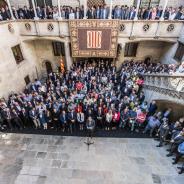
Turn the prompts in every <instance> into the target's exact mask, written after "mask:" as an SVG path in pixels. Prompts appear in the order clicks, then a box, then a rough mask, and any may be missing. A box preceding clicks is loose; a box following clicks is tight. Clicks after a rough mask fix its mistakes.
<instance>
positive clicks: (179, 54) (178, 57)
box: [174, 42, 184, 62]
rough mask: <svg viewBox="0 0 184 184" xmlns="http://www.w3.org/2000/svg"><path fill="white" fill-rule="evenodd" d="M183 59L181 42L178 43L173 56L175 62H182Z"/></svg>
mask: <svg viewBox="0 0 184 184" xmlns="http://www.w3.org/2000/svg"><path fill="white" fill-rule="evenodd" d="M183 57H184V43H182V42H178V47H177V49H176V52H175V55H174V59H175V60H176V61H180V62H181V61H182V59H183Z"/></svg>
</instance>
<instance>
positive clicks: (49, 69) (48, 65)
mask: <svg viewBox="0 0 184 184" xmlns="http://www.w3.org/2000/svg"><path fill="white" fill-rule="evenodd" d="M45 67H46V71H47V74H49V73H51V72H52V71H53V70H52V65H51V63H50V62H49V61H46V62H45Z"/></svg>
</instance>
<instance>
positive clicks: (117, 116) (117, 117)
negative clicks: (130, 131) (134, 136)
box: [112, 110, 120, 128]
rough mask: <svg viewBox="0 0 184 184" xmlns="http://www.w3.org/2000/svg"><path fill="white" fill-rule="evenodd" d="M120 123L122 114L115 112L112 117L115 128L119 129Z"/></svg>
mask: <svg viewBox="0 0 184 184" xmlns="http://www.w3.org/2000/svg"><path fill="white" fill-rule="evenodd" d="M119 121H120V112H119V111H117V110H116V111H114V112H113V116H112V122H113V127H115V128H117V127H118V126H119Z"/></svg>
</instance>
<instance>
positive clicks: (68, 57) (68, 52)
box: [65, 42, 73, 70]
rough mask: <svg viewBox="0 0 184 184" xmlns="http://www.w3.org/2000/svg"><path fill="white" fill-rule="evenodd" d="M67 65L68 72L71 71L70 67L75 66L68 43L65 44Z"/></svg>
mask: <svg viewBox="0 0 184 184" xmlns="http://www.w3.org/2000/svg"><path fill="white" fill-rule="evenodd" d="M65 63H66V68H67V70H70V67H71V66H72V64H73V61H72V56H71V55H70V48H69V43H68V42H65Z"/></svg>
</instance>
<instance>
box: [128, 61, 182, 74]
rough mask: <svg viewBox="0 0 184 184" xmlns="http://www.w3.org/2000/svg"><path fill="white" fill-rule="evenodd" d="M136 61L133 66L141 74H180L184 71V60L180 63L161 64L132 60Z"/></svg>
mask: <svg viewBox="0 0 184 184" xmlns="http://www.w3.org/2000/svg"><path fill="white" fill-rule="evenodd" d="M131 62H134V65H133V67H134V68H135V69H136V70H137V71H138V72H139V73H140V74H142V75H143V74H180V75H182V74H183V73H184V62H181V63H180V64H161V63H153V62H150V61H145V62H141V61H133V60H132V61H131Z"/></svg>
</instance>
